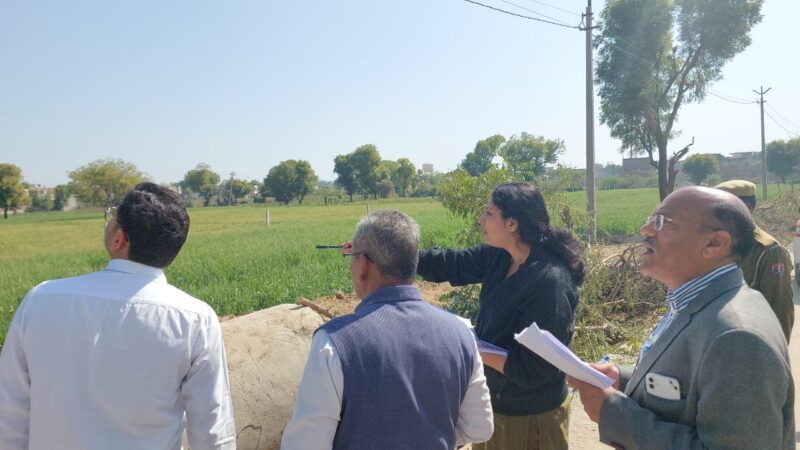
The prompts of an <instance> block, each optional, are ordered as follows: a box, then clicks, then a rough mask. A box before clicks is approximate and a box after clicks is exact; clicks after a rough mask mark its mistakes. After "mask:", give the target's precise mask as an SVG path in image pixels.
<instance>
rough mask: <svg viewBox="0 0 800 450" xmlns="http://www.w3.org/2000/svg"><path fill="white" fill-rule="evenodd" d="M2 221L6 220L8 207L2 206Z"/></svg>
mask: <svg viewBox="0 0 800 450" xmlns="http://www.w3.org/2000/svg"><path fill="white" fill-rule="evenodd" d="M3 219H8V205H4V206H3Z"/></svg>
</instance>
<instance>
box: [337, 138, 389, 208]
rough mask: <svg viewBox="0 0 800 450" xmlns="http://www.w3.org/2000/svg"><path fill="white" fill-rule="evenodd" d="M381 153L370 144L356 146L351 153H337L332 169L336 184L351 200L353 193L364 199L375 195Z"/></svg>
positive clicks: (376, 193) (378, 179) (379, 177)
mask: <svg viewBox="0 0 800 450" xmlns="http://www.w3.org/2000/svg"><path fill="white" fill-rule="evenodd" d="M384 168H385V166H384ZM380 169H381V155H380V153H378V149H377V148H376V147H375V146H374V145H372V144H366V145H362V146H360V147H358V148H357V149H355V150H354V151H353V152H352V153H348V154H346V155H338V156H336V158H335V159H334V167H333V171H334V172H335V173H336V174H337V175H338V177H337V178H336V184H337V185H339V186H341V187H342V188H343V189H344V190H345V192H347V194H348V195H349V196H350V201H353V194H356V193H360V194H361V195H362V196H363V198H364V199H366V198H369V196H370V195H372V196H373V197H377V195H378V190H379V188H378V182H380V181H381V179H382V174H383V173H382V171H381V170H380Z"/></svg>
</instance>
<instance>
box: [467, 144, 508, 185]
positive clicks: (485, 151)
mask: <svg viewBox="0 0 800 450" xmlns="http://www.w3.org/2000/svg"><path fill="white" fill-rule="evenodd" d="M505 142H506V138H505V137H503V136H502V135H499V134H495V135H494V136H491V137H488V138H486V139H483V140H481V141H478V143H477V144H475V149H474V150H473V151H471V152H469V153H467V155H466V157H464V159H463V160H462V161H461V167H462V168H463V169H464V170H466V171H467V173H469V174H470V176H473V177H477V176H478V175H481V174H482V173H485V172H487V171H489V170H490V169H492V168H493V167H494V164H493V163H492V160H493V159H494V157H495V156H497V151H498V149H499V148H500V146H502V145H503V144H504V143H505Z"/></svg>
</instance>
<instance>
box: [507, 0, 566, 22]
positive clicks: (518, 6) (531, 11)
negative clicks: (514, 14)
mask: <svg viewBox="0 0 800 450" xmlns="http://www.w3.org/2000/svg"><path fill="white" fill-rule="evenodd" d="M500 1H501V2H503V3H505V4H507V5H511V6H516V7H517V8H519V9H524V10H525V11H528V12H529V13H533V14H536V15H537V16H542V17H545V18H547V19H550V20H554V21H556V22H558V23H560V24H563V25H567V24H566V23H564V22H563V21H561V20H558V19H556V18H555V17H550V16H547V15H544V14H542V13H540V12H537V11H534V10H532V9H528V8H526V7H524V6H520V5H518V4H516V3H513V2H510V1H508V0H500Z"/></svg>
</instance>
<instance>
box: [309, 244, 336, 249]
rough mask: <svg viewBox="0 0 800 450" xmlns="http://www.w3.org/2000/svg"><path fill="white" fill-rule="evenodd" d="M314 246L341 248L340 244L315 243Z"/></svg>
mask: <svg viewBox="0 0 800 450" xmlns="http://www.w3.org/2000/svg"><path fill="white" fill-rule="evenodd" d="M315 248H342V244H339V245H326V244H317V245H316V246H315Z"/></svg>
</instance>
